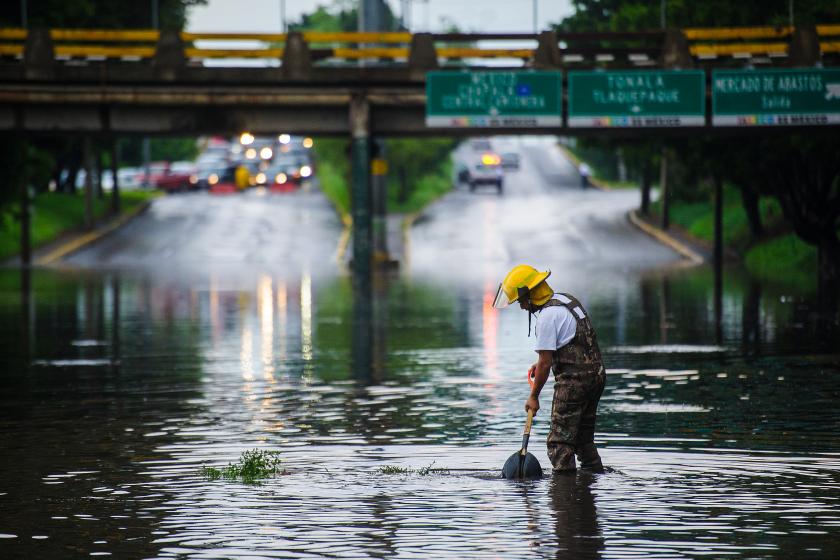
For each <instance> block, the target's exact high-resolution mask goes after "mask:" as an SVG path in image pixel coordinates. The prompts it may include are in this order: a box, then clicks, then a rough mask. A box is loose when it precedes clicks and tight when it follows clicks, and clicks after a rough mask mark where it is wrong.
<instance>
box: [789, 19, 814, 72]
mask: <svg viewBox="0 0 840 560" xmlns="http://www.w3.org/2000/svg"><path fill="white" fill-rule="evenodd" d="M820 55H821V52H820V37H819V35H817V27H816V26H815V25H797V26H796V28H795V29H794V30H793V33H792V34H791V36H790V48H789V50H788V60H787V62H788V66H814V65H815V64H816V63H817V62H819V61H820Z"/></svg>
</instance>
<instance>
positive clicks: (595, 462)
mask: <svg viewBox="0 0 840 560" xmlns="http://www.w3.org/2000/svg"><path fill="white" fill-rule="evenodd" d="M555 305H557V306H563V307H565V308H566V309H568V310H569V311H570V312H571V313H572V316H573V317H574V318H575V320H576V321H577V329H576V331H575V336H574V338H572V340H571V341H569V343H568V344H566V345H565V346H562V347H560V348H558V349H557V350H555V351H554V360H553V364H552V367H551V369H552V371H554V380H555V383H554V400H553V402H552V404H551V431H550V432H549V434H548V457H549V458H550V459H551V463H552V465H554V470H555V471H564V470H573V469H574V468H575V455H577V456H578V459H579V460H580V466H581V467H583V468H587V469H593V470H600V469H602V468H603V467H602V465H601V457H600V456H599V455H598V450H597V449H596V448H595V443H594V441H593V440H594V438H595V413H596V411H597V409H598V400H599V399H600V398H601V393H603V391H604V383H605V382H606V372H605V371H604V366H603V363H602V361H601V350H600V349H599V348H598V340H597V339H596V338H595V329H593V328H592V323H591V322H590V321H589V317H588V316H587V314H586V311H585V310H584V309H583V306H582V305H581V304H580V302H579V301H578V300H577V299H576V298H574V297H572V296H570V295H569V294H554V298H553V299H551V300H549V301H548V303H546V304H545V306H543V307H548V306H555Z"/></svg>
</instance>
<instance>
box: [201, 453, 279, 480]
mask: <svg viewBox="0 0 840 560" xmlns="http://www.w3.org/2000/svg"><path fill="white" fill-rule="evenodd" d="M201 473H202V474H203V475H204V476H205V477H206V478H208V479H209V480H218V479H220V478H224V479H225V480H241V481H242V482H244V483H245V484H254V483H255V482H257V481H258V480H260V479H262V478H269V477H273V476H277V475H278V474H288V473H287V472H286V471H285V470H284V469H283V468H282V467H281V466H280V453H279V452H278V451H264V450H262V449H251V450H250V451H243V452H242V455H241V456H240V457H239V462H238V463H236V464H233V463H228V466H226V467H222V468H221V469H217V468H215V467H207V466H205V467H202V469H201Z"/></svg>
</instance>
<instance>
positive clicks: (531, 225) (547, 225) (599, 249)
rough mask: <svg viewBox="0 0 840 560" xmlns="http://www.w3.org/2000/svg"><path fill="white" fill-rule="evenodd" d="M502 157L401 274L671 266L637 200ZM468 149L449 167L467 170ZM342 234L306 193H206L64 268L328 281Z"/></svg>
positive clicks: (414, 234)
mask: <svg viewBox="0 0 840 560" xmlns="http://www.w3.org/2000/svg"><path fill="white" fill-rule="evenodd" d="M491 142H492V145H493V149H494V150H495V151H497V152H499V153H503V152H516V153H518V154H519V155H520V162H521V165H520V168H519V169H518V170H508V171H506V174H505V179H504V181H505V188H504V193H503V194H502V195H498V194H497V193H496V191H495V189H494V188H492V187H479V189H477V190H476V192H473V193H471V192H469V190H468V188H467V187H466V185H457V184H456V186H455V188H454V189H453V191H452V192H451V193H449V194H447V195H446V196H444V197H443V198H442V199H440V200H439V201H437V202H436V203H434V204H432V205H431V206H430V207H429V208H427V209H426V210H425V211H424V212H423V214H422V215H421V216H420V218H419V219H418V220H417V221H416V222H415V224H414V226H413V228H412V229H411V231H410V234H409V246H408V247H407V249H406V253H407V258H406V259H405V262H404V263H403V266H402V269H403V271H409V272H411V273H416V274H419V275H427V274H437V273H438V272H439V271H440V269H441V264H442V263H452V264H456V265H457V270H458V272H459V274H461V275H466V276H473V275H475V274H478V275H480V276H481V277H496V276H499V275H500V274H503V273H504V271H505V270H506V269H507V268H508V267H509V266H510V265H512V264H516V263H519V262H528V263H532V264H534V265H535V266H538V267H544V268H550V269H552V270H555V271H557V270H558V269H563V270H565V271H566V272H570V271H579V270H593V269H594V270H597V269H601V268H603V269H604V270H610V271H616V270H618V271H622V270H626V269H639V268H651V267H657V266H661V265H668V264H670V263H674V262H677V261H678V260H679V256H678V255H677V254H676V253H674V252H673V251H672V250H670V249H669V248H667V247H664V246H662V245H661V244H659V243H657V242H656V241H654V240H652V239H651V238H649V237H648V236H646V235H645V234H643V233H641V232H640V231H638V230H637V229H636V228H635V227H634V226H632V225H631V224H630V223H629V222H628V221H627V218H626V215H627V212H628V211H629V210H631V209H632V208H635V207H636V206H637V205H638V192H637V191H636V190H616V191H612V192H602V191H598V190H596V189H592V188H590V189H587V190H582V189H581V187H580V178H579V175H578V174H577V171H576V169H575V168H574V166H573V165H572V164H571V163H569V162H568V161H567V160H566V159H565V158H564V157H563V156H562V153H561V152H560V151H559V149H558V148H557V145H556V139H555V138H553V137H523V138H508V137H498V138H493V139H492V140H491ZM477 155H480V152H476V151H475V150H473V148H472V147H471V146H470V144H469V143H468V142H465V143H463V144H462V145H461V146H460V147H459V148H458V149H457V150H456V152H455V159H456V161H458V160H460V161H466V162H469V161H472V160H474V159H475V158H476V157H477ZM341 231H342V225H341V222H340V220H339V218H338V215H337V213H336V212H335V210H334V208H333V207H332V205H331V204H330V203H329V202H328V201H327V199H326V198H325V197H324V196H323V195H322V194H321V193H320V192H319V191H318V190H317V188H314V187H311V188H308V189H302V190H300V191H297V192H294V193H283V194H272V193H268V192H265V191H263V190H261V189H253V190H250V191H248V192H246V193H242V194H234V195H213V194H209V193H205V192H201V193H189V194H174V195H168V196H164V197H161V198H160V199H157V200H155V201H154V202H153V203H152V204H151V207H150V208H149V209H148V210H147V211H146V212H145V213H144V214H143V215H141V216H140V217H138V218H136V219H135V220H133V221H132V222H131V223H129V224H128V225H127V226H126V227H124V228H122V229H120V230H119V231H117V232H115V233H112V234H110V235H108V236H106V237H104V238H102V239H101V240H99V241H97V242H96V243H95V244H93V245H91V246H89V247H87V248H86V249H84V250H82V251H80V252H78V253H76V254H74V255H72V256H71V257H70V258H69V259H67V261H66V262H65V265H70V266H77V267H83V268H119V269H141V270H144V271H152V272H158V273H162V274H178V275H181V276H183V275H189V274H193V273H195V274H200V275H204V276H206V274H207V273H208V272H210V273H217V274H227V275H247V274H249V273H253V272H254V271H260V272H270V273H279V274H283V273H284V272H288V273H290V274H291V273H293V272H294V273H295V274H297V273H299V272H300V271H306V272H307V273H312V274H323V273H328V274H330V275H331V274H335V273H337V271H338V267H339V265H338V259H337V258H336V255H337V251H338V250H339V245H340V239H341Z"/></svg>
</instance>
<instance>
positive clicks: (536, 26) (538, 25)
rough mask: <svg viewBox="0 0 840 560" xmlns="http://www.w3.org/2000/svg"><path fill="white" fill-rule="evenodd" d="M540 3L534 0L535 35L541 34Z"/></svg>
mask: <svg viewBox="0 0 840 560" xmlns="http://www.w3.org/2000/svg"><path fill="white" fill-rule="evenodd" d="M538 2H539V0H532V2H531V3H532V7H533V13H534V35H536V34H537V33H539V32H540V23H539V16H538Z"/></svg>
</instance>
